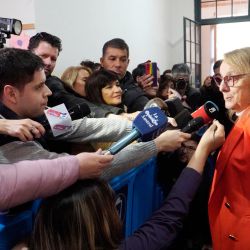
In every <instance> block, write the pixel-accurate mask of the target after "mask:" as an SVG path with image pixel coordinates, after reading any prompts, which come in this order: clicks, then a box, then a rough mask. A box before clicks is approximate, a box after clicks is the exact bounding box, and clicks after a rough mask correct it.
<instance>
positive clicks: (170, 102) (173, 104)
mask: <svg viewBox="0 0 250 250" xmlns="http://www.w3.org/2000/svg"><path fill="white" fill-rule="evenodd" d="M165 103H166V104H167V106H168V112H169V114H170V116H171V117H175V116H176V115H177V114H179V113H180V112H181V111H182V110H183V109H184V106H183V105H182V102H181V100H180V98H178V97H175V98H170V99H167V100H166V101H165Z"/></svg>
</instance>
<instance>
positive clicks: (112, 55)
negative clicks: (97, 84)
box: [100, 38, 149, 113]
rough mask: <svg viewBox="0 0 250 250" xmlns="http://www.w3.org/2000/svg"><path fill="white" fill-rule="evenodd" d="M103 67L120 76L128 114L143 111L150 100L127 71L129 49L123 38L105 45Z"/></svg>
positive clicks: (115, 39)
mask: <svg viewBox="0 0 250 250" xmlns="http://www.w3.org/2000/svg"><path fill="white" fill-rule="evenodd" d="M100 62H101V66H102V67H103V68H104V69H107V70H111V71H113V72H115V73H117V74H118V76H119V82H120V86H121V88H122V90H123V95H122V99H123V104H125V105H126V106H127V108H128V113H131V112H135V111H141V110H143V108H144V106H145V105H146V103H147V102H148V101H149V99H148V98H147V97H146V96H145V93H144V91H143V90H142V89H141V88H140V87H138V86H137V84H135V81H134V79H133V77H132V75H131V74H130V72H128V71H127V68H128V65H129V47H128V45H127V43H126V42H125V41H124V40H123V39H121V38H114V39H112V40H109V41H107V42H106V43H105V44H104V45H103V49H102V57H101V58H100Z"/></svg>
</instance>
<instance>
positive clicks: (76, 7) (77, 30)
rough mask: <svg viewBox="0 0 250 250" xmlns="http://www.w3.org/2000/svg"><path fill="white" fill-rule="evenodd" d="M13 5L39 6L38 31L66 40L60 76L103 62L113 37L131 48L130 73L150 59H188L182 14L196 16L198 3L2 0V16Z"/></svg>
mask: <svg viewBox="0 0 250 250" xmlns="http://www.w3.org/2000/svg"><path fill="white" fill-rule="evenodd" d="M1 2H2V3H1ZM13 2H16V3H19V5H20V2H26V3H27V2H32V3H33V2H34V9H35V14H34V16H35V18H34V19H35V25H36V31H38V32H39V31H46V32H49V33H52V34H55V35H57V36H59V37H60V38H61V39H62V41H63V51H62V53H61V54H60V57H59V59H58V64H57V67H56V70H55V73H56V74H57V75H60V74H61V73H62V71H63V70H64V69H65V68H66V67H68V66H70V65H75V64H79V62H80V61H81V60H83V59H91V60H94V61H99V58H100V56H101V49H102V46H103V44H104V42H106V41H107V40H109V39H112V38H114V37H121V38H123V39H125V41H126V42H127V43H128V45H129V47H130V66H129V70H132V69H133V68H134V67H136V65H137V64H138V63H141V62H144V61H146V60H148V59H151V60H153V61H157V62H158V64H159V67H160V69H161V70H165V69H166V68H171V67H172V65H173V64H174V63H179V62H183V59H184V55H183V50H184V48H183V16H186V17H188V18H190V19H193V16H194V6H193V5H194V1H193V0H185V1H183V0H175V1H173V0H126V1H124V0H91V1H89V0H73V1H60V0H8V1H7V0H6V1H5V0H0V4H1V5H0V6H1V11H0V16H2V15H3V13H5V11H4V10H3V9H4V8H5V6H9V5H10V4H12V5H13ZM6 8H7V7H6ZM8 8H9V7H8ZM18 8H19V7H18ZM9 9H10V8H9ZM20 10H21V11H23V9H22V8H20ZM26 13H27V12H26ZM8 14H9V17H13V14H12V13H8ZM5 16H6V15H5ZM21 20H22V19H21Z"/></svg>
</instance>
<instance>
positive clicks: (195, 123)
mask: <svg viewBox="0 0 250 250" xmlns="http://www.w3.org/2000/svg"><path fill="white" fill-rule="evenodd" d="M204 124H205V123H204V120H203V118H202V117H196V118H194V119H192V120H191V121H189V122H188V124H187V125H186V126H185V127H184V128H183V129H181V131H182V132H184V133H192V132H194V131H196V130H198V129H200V128H201V127H202V126H203V125H204Z"/></svg>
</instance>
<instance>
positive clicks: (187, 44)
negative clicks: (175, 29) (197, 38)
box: [186, 41, 190, 62]
mask: <svg viewBox="0 0 250 250" xmlns="http://www.w3.org/2000/svg"><path fill="white" fill-rule="evenodd" d="M186 61H187V62H190V42H188V41H186Z"/></svg>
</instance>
